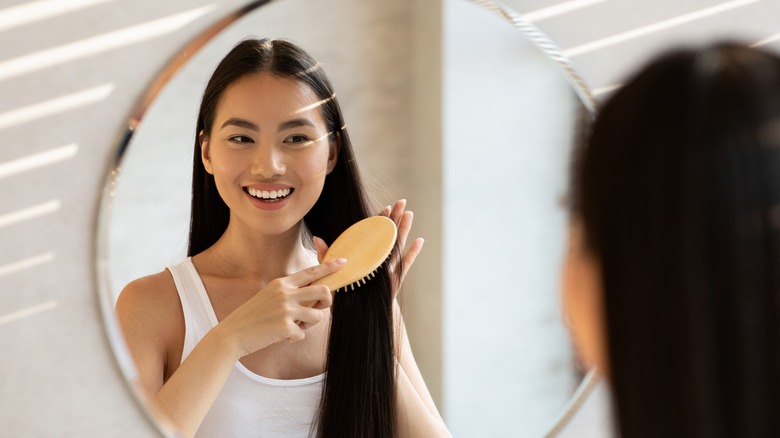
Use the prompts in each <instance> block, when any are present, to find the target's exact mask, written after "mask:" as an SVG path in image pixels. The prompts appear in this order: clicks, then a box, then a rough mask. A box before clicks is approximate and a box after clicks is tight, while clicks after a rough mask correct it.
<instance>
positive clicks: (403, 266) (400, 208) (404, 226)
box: [379, 199, 425, 295]
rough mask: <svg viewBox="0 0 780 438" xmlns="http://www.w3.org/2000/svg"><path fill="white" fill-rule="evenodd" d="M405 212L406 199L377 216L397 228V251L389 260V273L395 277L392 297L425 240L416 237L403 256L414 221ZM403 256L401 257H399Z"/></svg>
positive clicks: (410, 214) (383, 210) (412, 216)
mask: <svg viewBox="0 0 780 438" xmlns="http://www.w3.org/2000/svg"><path fill="white" fill-rule="evenodd" d="M405 210H406V199H399V200H398V201H396V202H395V205H393V206H392V207H390V206H389V205H388V206H387V207H385V208H383V209H382V211H381V212H379V214H380V215H381V216H387V217H389V218H390V219H392V220H393V222H395V226H396V228H398V239H397V242H398V251H397V252H395V253H394V254H393V255H392V257H391V259H390V273H391V274H394V275H395V281H394V284H395V287H396V288H397V289H396V290H395V291H394V295H397V294H398V291H399V290H400V289H401V284H403V282H404V278H406V273H407V272H409V268H411V267H412V265H413V264H414V260H415V259H416V258H417V255H419V254H420V251H422V247H423V244H424V243H425V240H423V238H422V237H418V238H416V239H414V240H413V241H412V245H411V246H410V247H409V251H407V252H406V254H404V248H406V239H407V238H408V237H409V231H411V229H412V222H413V221H414V213H412V212H411V211H405ZM401 254H403V256H401Z"/></svg>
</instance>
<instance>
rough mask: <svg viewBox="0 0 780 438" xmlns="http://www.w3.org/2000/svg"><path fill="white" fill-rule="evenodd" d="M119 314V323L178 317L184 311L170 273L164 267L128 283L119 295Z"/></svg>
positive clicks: (117, 305)
mask: <svg viewBox="0 0 780 438" xmlns="http://www.w3.org/2000/svg"><path fill="white" fill-rule="evenodd" d="M116 313H117V316H118V317H119V318H120V322H122V320H123V319H127V322H132V321H131V320H138V321H139V322H147V323H151V322H154V321H159V322H164V321H165V320H167V319H170V318H175V317H176V314H178V313H181V303H180V301H179V296H178V292H176V285H175V284H174V282H173V277H171V274H170V273H169V272H168V271H167V270H164V271H162V272H159V273H157V274H153V275H148V276H146V277H141V278H139V279H137V280H134V281H132V282H131V283H129V284H128V285H127V286H125V288H124V289H122V292H121V293H120V294H119V299H118V300H117V302H116Z"/></svg>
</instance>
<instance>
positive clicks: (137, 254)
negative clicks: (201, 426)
mask: <svg viewBox="0 0 780 438" xmlns="http://www.w3.org/2000/svg"><path fill="white" fill-rule="evenodd" d="M412 3H413V2H411V1H409V2H386V3H384V4H385V5H386V6H382V7H376V8H374V7H373V6H372V7H369V6H365V7H361V6H358V5H361V3H360V2H355V1H352V2H349V1H346V0H344V1H336V0H333V1H324V2H305V4H304V0H277V1H273V2H268V3H267V4H265V5H263V6H262V7H259V8H256V9H253V10H251V11H250V12H249V13H247V14H246V15H243V16H241V17H240V18H238V19H237V20H236V21H235V22H234V23H232V24H231V25H229V26H228V27H226V28H225V29H224V30H222V31H220V32H218V33H217V34H216V35H214V36H211V37H210V39H209V40H208V42H207V43H206V44H205V45H203V47H202V48H200V49H199V50H198V51H197V52H196V53H194V54H192V56H191V57H190V58H188V59H187V60H186V62H184V63H182V65H181V66H180V67H179V68H177V70H176V71H175V73H174V75H173V76H172V78H171V80H170V81H168V82H167V83H166V84H165V85H164V87H162V88H161V90H160V92H159V93H158V94H157V95H156V97H155V98H154V100H153V101H152V102H151V103H150V104H149V106H148V108H146V110H145V111H144V112H143V114H142V116H141V117H140V120H138V121H137V122H138V124H137V126H135V129H133V130H132V132H130V133H129V134H130V137H129V143H128V144H127V145H126V148H123V149H122V150H121V152H122V153H121V160H120V161H119V164H118V167H117V169H116V170H117V172H116V174H117V175H118V178H117V179H116V180H115V181H113V183H112V186H111V188H110V196H109V197H107V198H106V201H105V202H104V204H105V205H104V206H103V208H104V209H105V210H106V211H110V214H108V215H106V217H107V218H108V219H107V221H106V223H105V224H103V225H102V227H103V228H104V231H103V237H104V238H105V239H106V241H105V242H102V243H100V244H101V245H103V246H104V247H105V248H106V251H105V253H104V255H103V256H102V257H104V258H105V260H99V263H101V264H102V265H103V266H104V267H105V272H104V273H105V275H106V276H107V278H106V279H105V280H106V281H105V282H104V283H106V284H107V285H108V286H107V287H106V290H105V291H104V295H105V296H104V297H103V298H104V300H105V301H107V302H109V303H112V305H113V303H114V302H115V300H116V298H117V296H118V294H119V292H120V291H121V289H122V288H123V287H124V285H126V284H127V283H128V282H130V281H132V280H133V279H136V278H139V277H142V276H145V275H149V274H152V273H156V272H160V271H161V270H162V269H164V267H165V266H167V265H170V264H174V263H176V262H178V261H180V260H182V259H183V258H184V257H185V256H186V247H187V233H188V226H189V202H190V183H191V181H190V178H191V175H190V174H191V166H192V164H191V163H192V150H193V144H194V140H195V132H194V126H195V118H196V115H197V108H198V105H199V101H200V97H201V95H202V92H203V88H204V86H205V84H206V82H207V80H208V78H209V76H210V75H211V72H212V71H213V69H214V67H215V66H216V64H217V63H218V62H219V60H220V59H221V58H222V57H223V56H224V55H225V54H226V53H227V52H228V51H229V50H230V48H231V47H232V46H233V45H234V44H235V43H236V42H238V41H239V40H241V39H242V38H245V37H247V36H260V37H271V38H285V39H289V40H291V41H293V42H295V43H297V44H299V45H300V46H302V47H303V48H305V49H306V50H307V51H309V52H310V53H311V54H312V55H313V56H314V57H315V58H317V59H318V60H319V61H320V62H321V64H322V65H323V67H324V68H325V70H326V71H327V72H328V75H329V77H330V78H331V80H332V81H333V83H334V86H335V89H336V92H337V94H338V96H339V101H340V103H341V106H342V110H343V111H344V117H345V120H346V122H347V125H348V129H349V131H350V136H351V138H352V142H353V145H354V147H355V150H356V154H357V160H358V162H359V165H360V167H361V170H362V172H363V175H364V177H366V178H367V179H368V183H369V184H368V185H369V187H370V190H371V191H372V192H373V193H374V195H375V197H376V198H377V199H378V201H379V202H380V203H381V204H382V205H384V204H389V203H391V202H393V201H394V200H395V199H398V198H401V197H405V198H407V199H409V208H410V209H412V210H414V212H415V221H416V222H418V221H421V222H422V223H426V222H424V221H425V220H426V219H425V218H426V217H427V218H428V219H427V220H428V222H427V223H428V226H427V227H426V228H425V230H426V231H427V232H428V233H429V234H428V235H423V237H425V238H426V248H425V249H424V250H423V254H422V255H421V256H420V259H419V260H418V262H417V263H416V264H415V266H414V268H413V272H412V273H411V274H410V276H409V278H408V279H407V286H408V288H410V289H413V290H414V289H415V288H419V285H421V284H427V283H425V281H422V280H420V279H421V278H424V277H425V276H426V275H429V273H430V272H434V273H435V275H437V276H440V277H441V278H440V279H437V282H435V283H436V284H440V285H441V292H438V291H436V292H435V294H434V295H433V296H434V298H433V299H423V300H417V299H410V300H409V302H407V303H405V304H404V306H405V311H407V310H408V312H409V313H408V315H409V316H408V317H407V325H408V326H409V327H408V329H409V336H410V338H411V341H412V346H413V348H415V355H416V356H417V361H418V364H419V365H420V368H421V370H422V372H423V374H424V377H425V379H426V382H427V383H428V386H429V388H430V389H431V392H432V394H433V396H434V398H435V399H436V401H437V405H438V407H439V410H440V411H441V412H442V414H443V415H444V416H445V420H446V421H447V423H448V425H449V427H450V430H451V432H452V433H453V435H454V436H502V435H503V436H541V435H543V434H544V433H545V431H547V430H549V429H550V428H551V427H552V424H553V422H554V420H555V418H556V417H558V415H559V414H560V413H561V411H562V409H563V407H564V406H565V404H566V402H567V401H568V400H569V398H570V396H571V394H572V393H573V392H574V390H575V388H576V387H577V385H578V383H579V380H580V378H581V373H580V372H579V370H578V369H577V366H576V364H575V360H574V358H573V354H572V351H571V347H570V343H569V341H568V338H567V336H566V331H565V328H564V326H563V323H562V321H561V316H560V310H559V304H560V303H559V301H560V300H559V292H558V290H559V284H560V281H559V272H560V266H561V263H562V260H563V250H564V244H565V230H566V212H565V208H564V206H563V202H562V200H563V198H564V197H565V194H566V190H567V172H568V166H569V161H570V160H569V156H570V151H571V148H572V144H573V141H574V138H575V136H576V133H577V132H578V131H577V129H578V125H579V122H580V121H581V120H582V119H583V117H584V116H585V115H586V114H587V113H588V111H587V109H586V108H585V106H584V105H583V103H582V102H581V100H580V99H579V98H578V96H577V93H575V92H574V90H573V89H572V88H571V86H570V85H569V83H568V82H567V79H566V77H565V76H564V75H563V74H562V73H561V72H560V70H559V69H558V67H557V66H556V64H555V63H553V62H552V61H551V60H550V59H549V57H548V56H547V55H545V54H544V53H542V52H541V51H540V50H539V49H538V48H537V47H536V46H535V45H534V44H532V43H531V42H530V41H529V40H528V39H527V38H526V37H525V36H524V35H523V34H522V33H521V32H519V31H518V30H517V29H516V28H515V27H513V26H512V25H511V24H510V23H509V22H508V21H507V20H506V19H505V18H503V17H500V16H499V15H497V14H494V13H492V12H490V11H487V10H486V9H484V8H481V7H478V6H476V5H474V4H471V3H468V2H466V1H465V0H450V1H445V2H443V3H442V5H439V6H440V7H441V10H440V11H439V13H438V19H439V20H440V21H441V38H442V41H441V47H440V51H439V53H438V56H439V58H438V59H436V60H431V59H424V60H421V59H420V56H419V51H415V49H414V45H415V44H424V42H423V41H422V40H421V38H426V37H425V35H421V33H424V32H421V28H422V26H420V25H419V24H415V17H414V14H413V11H416V10H415V9H414V8H415V7H413V6H412ZM417 7H418V8H419V6H417ZM434 15H436V14H434ZM429 69H434V70H435V71H434V73H435V74H436V75H437V77H438V78H439V79H438V83H435V84H430V83H428V82H426V83H424V84H422V85H421V81H422V79H421V76H426V77H429V78H430V76H431V72H430V70H429ZM437 69H438V70H437ZM439 70H440V71H439ZM427 86H436V87H440V88H439V90H440V93H434V95H440V97H441V101H440V102H435V103H434V104H433V105H432V104H431V102H422V100H423V99H422V98H421V96H420V95H419V92H420V89H421V88H424V87H427ZM421 104H424V106H425V107H426V108H429V107H430V108H434V110H433V112H432V113H427V112H425V111H421V110H420V105H421ZM133 123H135V122H133ZM428 128H429V129H430V130H437V131H438V132H440V133H441V134H440V135H438V136H434V138H436V137H438V138H440V142H439V143H438V144H430V143H426V141H427V138H429V137H425V136H424V135H415V134H420V133H421V132H422V133H425V130H426V129H428ZM428 148H433V149H432V150H436V153H435V154H434V156H439V157H440V158H439V159H438V160H437V161H436V162H434V163H431V162H430V161H428V162H426V161H425V160H420V159H417V158H418V157H420V156H421V153H420V151H426V150H428ZM422 155H425V154H422ZM427 175H430V180H428V181H426V176H427ZM432 197H433V198H435V199H437V202H428V200H430V199H432ZM425 215H427V216H425ZM430 218H435V223H431V219H430ZM412 233H413V236H417V235H419V232H418V233H415V230H413V232H412ZM414 293H415V294H418V295H420V296H423V294H425V293H427V291H424V290H415V291H414ZM439 293H440V298H437V297H439V295H438V294H439ZM420 303H423V304H420ZM426 306H428V307H426ZM430 315H435V317H432V316H430ZM431 318H433V319H434V320H435V321H438V320H440V321H441V322H440V324H439V325H440V327H441V329H440V331H436V332H431V331H426V330H420V331H417V332H416V331H415V328H420V327H426V323H425V321H429V320H430V319H431ZM416 321H418V322H416ZM108 325H109V326H113V325H114V323H113V322H112V323H110V324H108ZM126 372H127V373H128V376H127V377H128V378H129V379H133V378H134V375H133V374H132V373H133V371H132V370H130V371H126Z"/></svg>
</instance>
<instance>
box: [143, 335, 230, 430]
mask: <svg viewBox="0 0 780 438" xmlns="http://www.w3.org/2000/svg"><path fill="white" fill-rule="evenodd" d="M232 350H234V349H232V348H231V347H230V346H229V344H228V343H226V342H224V340H223V338H221V337H220V336H219V333H217V332H216V331H215V330H212V331H211V332H209V333H208V334H206V336H204V337H203V339H201V341H200V342H199V343H198V345H197V346H195V348H194V349H193V350H192V352H191V353H190V355H189V356H187V358H186V359H185V360H184V362H182V363H181V365H180V366H179V368H178V369H177V370H176V371H175V372H174V373H173V375H171V377H170V379H168V381H167V382H165V384H164V385H163V387H162V388H160V391H158V392H157V394H156V395H155V397H154V403H155V405H156V407H157V409H159V410H160V411H162V413H164V414H165V415H166V416H168V418H169V419H170V420H171V421H172V422H173V423H174V424H175V425H176V427H177V428H178V429H179V431H180V432H181V434H182V435H183V436H185V437H192V436H194V435H195V432H197V430H198V428H199V427H200V424H201V423H202V422H203V419H204V418H205V417H206V413H208V411H209V409H210V408H211V405H212V404H213V403H214V400H216V398H217V395H218V394H219V392H220V391H221V390H222V387H223V386H224V385H225V381H226V380H227V378H228V376H229V375H230V372H231V370H232V369H233V366H234V365H235V363H236V361H237V360H238V358H237V356H236V355H235V353H234V352H233V351H232Z"/></svg>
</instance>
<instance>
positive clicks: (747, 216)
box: [575, 44, 780, 437]
mask: <svg viewBox="0 0 780 438" xmlns="http://www.w3.org/2000/svg"><path fill="white" fill-rule="evenodd" d="M575 192H576V193H575V200H576V201H575V203H576V208H577V210H578V211H577V213H578V214H579V216H580V217H581V219H582V223H583V225H584V230H585V238H586V244H587V247H588V250H589V251H590V252H591V253H592V254H593V255H594V256H595V257H596V258H597V259H598V260H599V262H600V266H601V274H602V281H603V292H604V305H605V312H606V323H607V324H606V325H607V348H608V350H609V353H608V354H609V361H610V376H609V377H610V381H611V383H612V386H613V389H614V393H615V402H616V410H617V414H618V417H619V429H620V432H621V435H622V436H624V437H637V436H648V437H651V436H652V437H661V436H663V437H667V436H686V437H695V436H706V437H721V436H722V437H726V436H750V437H761V436H777V435H778V433H780V269H778V268H780V60H779V59H778V58H776V57H775V56H773V55H770V54H768V53H765V52H762V51H759V50H756V49H749V48H745V47H741V46H738V45H733V44H719V45H715V46H711V47H707V48H704V49H701V50H677V51H674V52H671V53H668V54H666V55H664V56H661V57H660V58H657V59H656V60H654V61H653V62H651V63H650V64H649V65H648V66H646V67H645V68H644V69H642V70H641V71H640V72H639V73H638V74H637V75H636V76H635V77H633V78H632V79H631V80H630V81H629V82H628V83H627V85H625V86H624V87H623V88H622V89H621V90H620V91H618V92H617V93H616V94H615V95H614V96H613V97H612V98H611V99H610V100H609V101H608V102H607V103H606V104H605V105H604V107H603V111H601V113H600V115H599V118H598V120H597V121H596V124H595V125H594V127H593V131H592V134H591V137H590V139H589V142H588V144H587V146H586V147H585V148H584V149H583V150H582V151H581V155H580V157H579V159H578V161H577V164H576V169H575Z"/></svg>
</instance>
